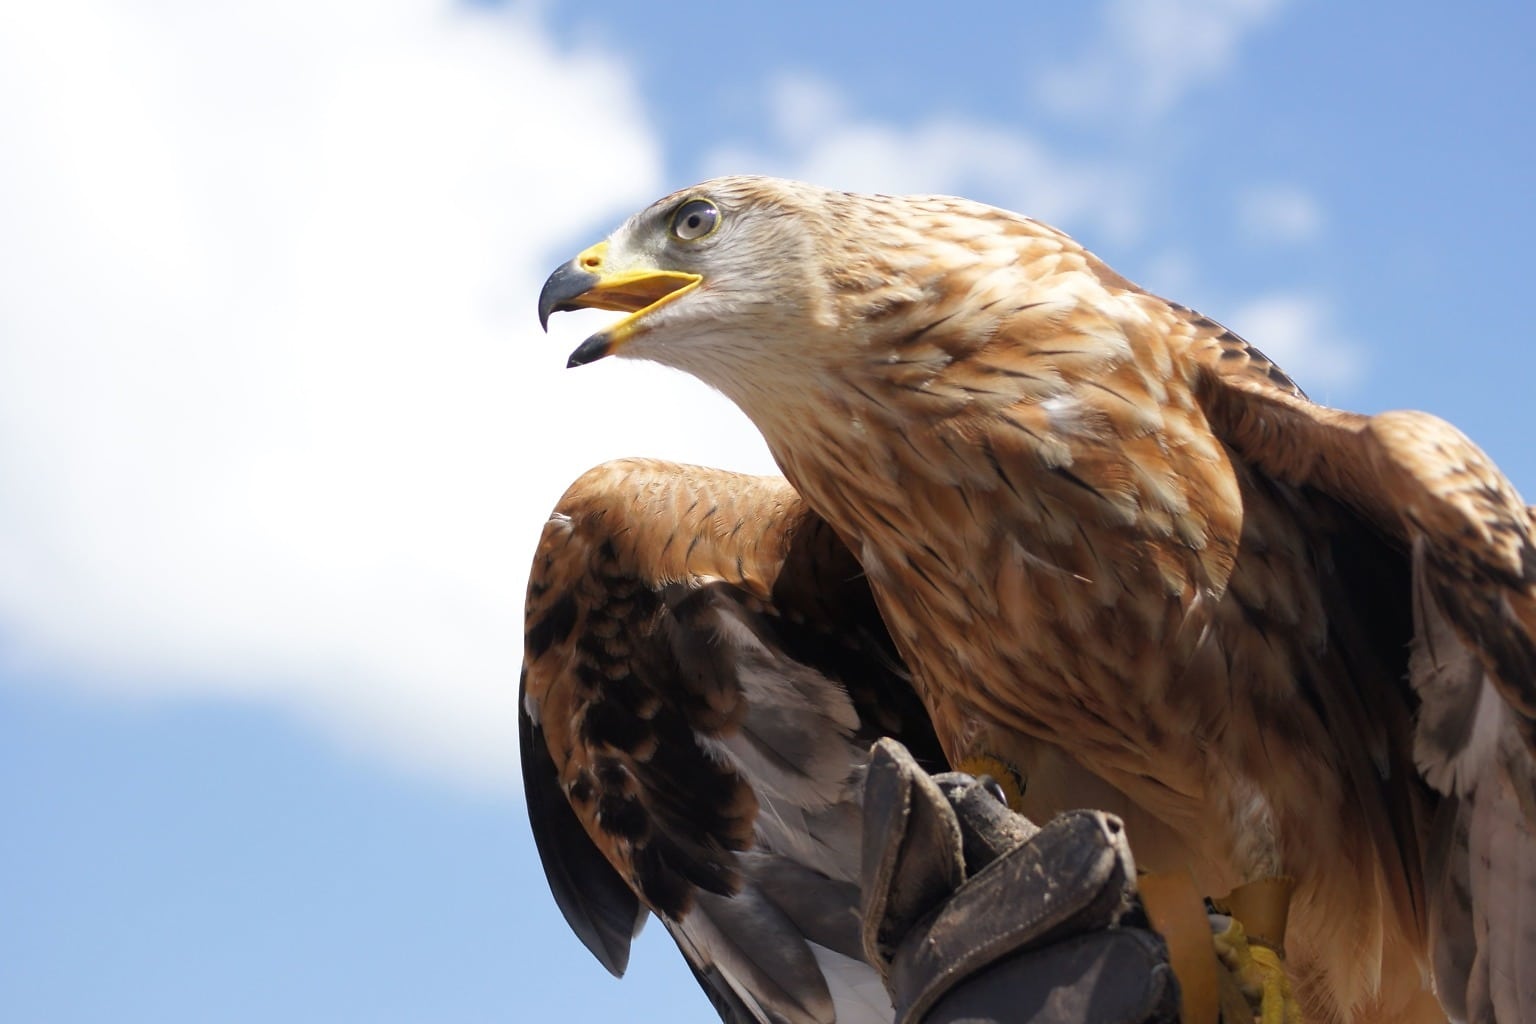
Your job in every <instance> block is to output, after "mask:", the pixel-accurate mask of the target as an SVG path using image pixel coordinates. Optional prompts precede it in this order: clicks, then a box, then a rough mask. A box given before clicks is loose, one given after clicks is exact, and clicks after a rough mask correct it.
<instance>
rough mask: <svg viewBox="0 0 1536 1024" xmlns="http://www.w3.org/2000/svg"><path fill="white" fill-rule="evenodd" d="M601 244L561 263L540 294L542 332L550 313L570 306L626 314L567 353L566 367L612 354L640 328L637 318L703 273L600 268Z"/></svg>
mask: <svg viewBox="0 0 1536 1024" xmlns="http://www.w3.org/2000/svg"><path fill="white" fill-rule="evenodd" d="M603 256H604V251H603V247H600V246H594V247H593V248H592V249H589V250H587V251H586V252H584V253H582V254H581V255H580V256H578V257H576V258H575V259H574V260H572V261H570V262H569V263H566V264H563V265H562V266H561V267H560V268H559V269H558V270H556V271H555V272H554V273H553V274H551V275H549V280H547V281H545V282H544V288H543V290H542V291H540V292H539V323H540V325H542V326H543V327H544V328H545V329H546V330H547V329H548V327H549V318H550V316H551V315H552V314H554V313H563V312H566V311H567V310H572V309H610V310H613V311H615V312H619V313H628V314H629V316H627V317H625V318H624V319H623V320H620V321H619V322H618V323H616V324H613V325H612V326H610V327H606V328H604V329H603V330H601V331H598V332H597V333H596V334H594V335H592V336H591V337H590V338H588V339H587V340H586V341H584V342H582V343H581V345H580V346H579V347H578V348H577V349H576V351H575V352H573V353H571V359H570V362H569V363H568V365H570V366H581V365H583V364H585V363H590V362H593V361H594V360H597V359H601V358H603V356H606V355H611V354H612V353H613V352H615V351H617V350H618V349H619V348H621V347H622V346H623V345H624V343H625V342H627V341H629V339H630V338H632V337H634V336H635V335H636V334H637V333H639V331H640V327H639V326H638V325H639V322H640V321H641V320H642V319H644V317H645V315H646V314H647V313H651V312H654V311H655V310H657V309H660V308H661V307H662V306H665V305H666V304H667V303H669V302H675V301H677V300H678V299H680V298H682V297H683V296H684V295H687V294H688V293H689V292H691V291H693V289H695V288H697V287H698V286H699V283H700V282H701V281H703V280H704V278H703V276H702V275H699V274H689V273H684V272H682V271H676V270H656V269H641V270H625V271H620V272H618V273H612V274H610V273H605V272H604V271H603V269H602V268H603Z"/></svg>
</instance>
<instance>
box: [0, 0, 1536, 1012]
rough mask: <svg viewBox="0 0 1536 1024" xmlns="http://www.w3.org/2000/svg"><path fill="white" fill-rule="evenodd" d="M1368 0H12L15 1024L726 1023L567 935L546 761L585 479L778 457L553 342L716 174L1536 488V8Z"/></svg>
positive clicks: (3, 872)
mask: <svg viewBox="0 0 1536 1024" xmlns="http://www.w3.org/2000/svg"><path fill="white" fill-rule="evenodd" d="M1344 6H1346V5H1334V4H1325V3H1321V2H1318V0H1164V2H1161V3H1153V2H1146V0H1107V2H1093V3H1083V4H1076V5H1073V4H1033V3H1027V2H1026V3H1019V2H1014V3H1008V4H995V5H989V4H979V5H974V6H972V7H965V6H963V5H962V6H958V7H957V6H954V5H950V6H939V7H935V6H933V5H930V4H921V5H920V4H902V3H896V4H890V5H883V6H882V8H881V10H882V12H883V13H881V14H880V15H878V16H874V15H872V14H869V13H863V12H862V10H863V9H855V8H854V7H853V5H849V7H848V8H847V10H846V11H845V10H844V9H843V8H839V7H837V6H835V5H829V4H827V3H825V2H824V0H823V2H817V3H812V2H809V0H778V2H776V3H774V4H771V5H766V4H765V5H757V4H738V5H734V6H730V7H727V6H726V5H721V4H718V3H708V4H706V3H702V2H696V0H673V2H672V3H670V4H668V5H667V7H666V9H665V13H664V16H658V12H657V11H656V10H655V9H653V8H651V7H649V6H648V5H645V4H636V3H610V2H607V0H589V2H587V3H583V4H580V5H575V4H557V3H552V2H551V3H543V4H531V5H520V4H500V3H486V2H477V3H468V2H462V0H461V2H459V3H453V2H449V0H303V2H300V0H268V2H266V3H262V4H239V3H234V2H232V0H211V2H210V0H203V2H197V3H193V2H191V0H154V2H142V0H118V2H112V0H57V2H53V3H47V4H41V3H32V4H27V3H21V2H8V3H3V4H0V1019H4V1020H7V1021H27V1022H31V1021H38V1022H47V1024H53V1022H73V1021H155V1022H177V1021H188V1022H192V1021H197V1022H201V1021H250V1022H258V1021H260V1022H266V1021H273V1020H284V1021H293V1022H304V1021H316V1022H320V1021H336V1020H356V1021H434V1022H460V1021H464V1022H468V1021H524V1020H539V1019H574V1020H594V1021H595V1020H613V1021H657V1022H660V1021H667V1022H673V1021H680V1020H699V1021H703V1020H707V1019H710V1012H709V1010H708V1008H707V1005H706V1004H705V1003H704V1001H703V999H702V998H701V997H699V996H698V995H696V994H695V992H694V990H693V985H692V982H691V980H689V979H688V978H687V975H686V973H685V972H684V971H683V969H682V968H681V966H680V960H679V958H678V957H677V956H676V954H675V952H674V951H673V950H672V949H671V947H670V945H669V944H668V943H667V941H666V940H665V937H664V935H663V933H662V932H661V930H660V929H656V928H653V929H651V930H650V931H648V933H647V935H646V936H645V937H644V938H643V939H642V941H641V943H640V948H639V950H638V951H637V954H636V956H635V959H634V962H633V963H632V965H631V976H630V977H629V978H628V979H626V980H625V981H623V982H614V981H612V980H610V979H609V978H608V977H607V975H606V974H605V973H603V972H602V970H601V969H600V968H599V967H598V966H597V965H596V963H595V962H593V961H591V959H590V958H589V957H588V956H587V954H586V953H585V951H584V950H583V949H582V948H581V946H580V945H579V944H578V943H577V942H576V940H575V939H574V938H572V937H571V936H570V935H569V934H568V933H567V932H566V930H565V928H564V924H563V922H562V921H561V920H560V918H559V915H558V913H557V912H556V910H555V908H554V906H553V903H552V901H551V900H550V898H549V896H548V893H547V890H546V889H545V887H544V883H543V880H542V877H541V875H540V874H539V870H538V867H537V861H536V859H535V856H534V854H533V851H532V843H531V840H530V838H529V836H528V833H527V828H526V824H525V821H524V814H523V808H522V804H521V800H520V796H519V793H518V785H517V778H516V776H517V768H516V753H515V747H516V732H515V729H516V723H515V689H516V676H517V662H518V656H519V648H520V644H521V636H520V626H521V591H522V587H523V580H524V572H525V567H526V564H527V562H528V559H529V556H530V554H531V551H532V547H533V543H534V540H535V538H536V536H537V533H538V529H539V526H540V524H541V522H542V521H543V518H544V516H545V515H546V514H547V511H548V509H549V507H550V505H551V504H552V503H553V502H554V500H555V498H556V497H557V496H558V495H559V493H560V491H561V490H562V489H563V488H564V486H565V484H566V483H568V482H569V481H570V480H571V479H572V478H574V477H575V476H576V475H577V474H578V473H579V472H580V471H581V470H582V469H584V468H586V467H587V466H589V465H591V464H593V463H595V462H597V461H600V460H602V459H605V458H610V457H615V456H621V455H658V456H667V457H674V458H682V459H688V460H691V461H699V462H707V463H714V464H723V465H728V466H733V467H737V468H743V469H757V470H764V471H766V470H767V469H769V468H770V466H769V463H768V460H767V457H766V455H765V453H764V452H763V450H762V448H761V445H760V444H759V443H758V442H757V440H756V439H755V437H754V436H753V434H752V431H751V429H750V428H749V427H748V426H747V425H746V424H745V423H744V422H743V421H742V420H741V419H740V418H739V417H738V416H737V415H736V414H735V413H734V411H733V410H731V409H730V408H729V407H727V406H726V405H725V404H724V403H723V401H722V400H720V399H719V398H717V397H715V396H713V395H711V394H710V393H708V392H705V391H703V390H702V389H701V388H700V387H698V386H696V385H694V384H692V383H691V382H690V381H688V380H686V379H683V378H681V377H678V376H676V375H673V374H671V373H669V372H666V371H662V370H659V369H655V368H651V367H647V366H643V365H640V364H633V363H622V364H621V363H619V362H618V361H615V360H610V361H607V362H604V363H600V364H597V365H595V366H591V367H587V368H584V369H582V370H580V371H566V370H564V369H563V367H564V364H565V357H566V354H567V353H568V352H569V350H570V349H571V348H572V347H574V345H575V344H576V343H577V342H578V341H579V340H580V339H581V338H582V337H584V336H585V334H586V333H587V332H589V331H590V330H591V328H592V325H593V324H594V323H595V322H598V320H600V319H601V317H602V316H603V314H580V315H573V316H568V317H562V318H559V319H558V320H557V321H556V323H555V324H554V325H553V329H552V332H551V336H549V337H546V336H544V335H542V334H540V333H539V331H538V328H537V324H536V322H535V316H534V300H535V297H536V295H537V292H538V288H539V285H540V284H541V282H542V280H543V277H544V275H545V273H547V271H548V270H549V269H551V268H552V267H553V266H554V265H555V264H557V263H558V262H560V261H562V260H563V259H565V258H568V257H569V256H570V255H571V254H572V253H574V252H575V251H577V250H578V249H580V248H581V247H583V246H585V245H586V244H588V243H590V242H592V241H595V240H596V239H598V238H600V237H601V236H602V235H603V234H605V233H606V231H607V230H608V229H609V228H611V227H612V226H613V225H614V224H615V223H617V222H618V221H619V220H620V219H622V217H623V216H624V215H626V214H627V213H629V212H631V211H632V210H634V209H635V208H637V207H639V206H641V205H643V204H644V203H646V202H649V201H650V200H651V199H653V198H655V197H657V196H658V195H660V194H662V193H664V192H666V191H669V190H671V189H673V188H676V187H680V186H682V185H684V184H687V183H688V182H690V181H692V180H696V179H699V178H702V177H706V176H708V175H711V174H715V173H721V172H727V171H730V172H765V173H777V174H787V175H792V176H797V177H803V178H807V179H810V180H814V181H817V182H820V183H823V184H829V185H836V186H844V187H850V188H856V189H868V190H879V191H902V192H950V193H962V194H966V195H969V196H972V197H974V198H978V199H982V200H986V201H989V202H992V203H996V204H998V205H1002V206H1007V207H1010V208H1013V209H1017V210H1020V211H1023V212H1027V213H1030V214H1032V215H1035V216H1038V217H1041V218H1042V219H1046V220H1049V221H1052V222H1054V223H1056V224H1058V225H1059V226H1061V227H1064V228H1066V229H1067V230H1069V231H1071V232H1072V233H1073V234H1075V235H1077V236H1078V237H1079V238H1081V239H1083V240H1084V241H1085V242H1086V243H1087V244H1088V245H1090V246H1091V247H1092V248H1093V249H1095V250H1096V251H1097V252H1098V253H1099V254H1100V255H1102V256H1103V257H1105V258H1106V259H1107V260H1108V261H1109V262H1110V263H1111V264H1112V265H1114V266H1115V267H1117V268H1118V269H1119V270H1121V271H1122V272H1124V273H1125V274H1127V275H1128V276H1130V277H1131V278H1133V279H1135V280H1138V281H1140V282H1141V283H1143V284H1145V285H1147V286H1148V287H1150V288H1152V289H1154V290H1156V291H1158V292H1160V293H1163V294H1166V295H1169V296H1170V297H1173V298H1176V299H1178V300H1179V301H1181V302H1184V303H1185V304H1188V305H1192V306H1195V307H1197V308H1199V309H1201V310H1202V311H1204V312H1206V313H1207V314H1209V315H1211V316H1214V317H1216V318H1218V319H1220V320H1222V321H1223V322H1225V323H1227V324H1228V325H1229V326H1231V327H1232V328H1233V329H1235V330H1237V331H1238V332H1239V333H1241V334H1243V335H1245V336H1246V337H1248V338H1249V339H1250V340H1252V341H1254V342H1255V343H1256V344H1258V345H1259V346H1260V347H1262V348H1264V349H1265V350H1266V351H1268V352H1269V353H1270V354H1271V355H1272V356H1274V357H1276V358H1277V359H1278V360H1279V361H1280V362H1281V363H1282V364H1283V365H1284V366H1286V367H1287V369H1288V370H1289V371H1290V372H1291V373H1292V375H1293V376H1295V377H1296V378H1297V379H1298V380H1299V381H1300V382H1301V383H1302V384H1303V386H1304V387H1306V388H1307V389H1308V390H1309V391H1310V392H1311V393H1312V395H1313V396H1314V397H1316V398H1319V399H1321V400H1324V401H1327V402H1330V403H1333V404H1338V405H1345V406H1349V407H1353V408H1358V409H1362V410H1365V411H1377V410H1381V409H1386V408H1393V407H1404V406H1412V407H1419V408H1425V409H1429V410H1431V411H1433V412H1436V413H1439V414H1441V415H1443V416H1446V417H1448V418H1450V419H1452V420H1453V421H1455V422H1456V423H1458V424H1459V425H1460V426H1462V427H1463V429H1465V430H1466V431H1467V432H1468V433H1470V434H1471V435H1472V436H1473V437H1474V438H1475V439H1476V440H1478V441H1479V442H1480V443H1481V444H1483V445H1484V447H1486V448H1487V449H1488V450H1489V451H1490V452H1492V453H1493V455H1494V456H1495V457H1496V458H1497V459H1499V460H1500V461H1501V463H1502V464H1503V465H1504V467H1505V469H1506V470H1507V471H1508V472H1509V473H1510V475H1511V476H1512V477H1513V478H1514V480H1515V482H1516V483H1517V485H1519V486H1520V487H1521V488H1522V490H1523V491H1524V492H1525V494H1526V495H1527V497H1528V498H1536V453H1533V451H1532V450H1531V446H1530V444H1529V438H1530V437H1531V436H1532V434H1533V428H1536V411H1533V409H1532V408H1531V399H1530V397H1529V393H1530V388H1531V382H1532V381H1533V380H1536V331H1533V328H1532V326H1531V323H1530V319H1529V317H1528V316H1527V314H1526V313H1525V312H1523V311H1524V310H1525V309H1526V308H1527V303H1528V302H1529V299H1530V296H1531V294H1532V292H1531V286H1530V284H1529V283H1528V282H1529V279H1530V276H1531V269H1532V259H1531V257H1530V255H1529V253H1530V248H1529V246H1530V240H1531V239H1532V238H1533V237H1536V199H1533V189H1532V187H1531V168H1532V167H1533V166H1536V138H1533V132H1532V130H1531V114H1530V111H1532V110H1533V109H1536V62H1533V61H1532V60H1531V59H1530V54H1531V52H1532V49H1533V46H1536V8H1533V7H1532V6H1531V5H1530V4H1529V3H1527V2H1523V0H1508V2H1503V3H1500V2H1489V3H1485V4H1481V5H1478V6H1477V8H1476V12H1477V13H1476V16H1475V17H1474V16H1471V15H1469V14H1466V13H1461V14H1457V13H1454V12H1452V11H1451V9H1450V8H1448V7H1446V6H1445V5H1443V4H1430V3H1420V2H1407V3H1401V4H1397V5H1395V6H1394V7H1393V9H1392V14H1391V16H1390V18H1384V16H1383V15H1382V13H1381V11H1380V9H1379V8H1375V9H1373V10H1370V11H1368V10H1367V9H1366V7H1367V6H1369V5H1365V6H1361V5H1355V6H1353V7H1350V8H1349V9H1341V8H1343V7H1344ZM873 9H874V8H873V7H870V8H868V10H871V11H872V10H873ZM557 1014H558V1015H561V1016H560V1017H559V1018H556V1017H555V1015H557Z"/></svg>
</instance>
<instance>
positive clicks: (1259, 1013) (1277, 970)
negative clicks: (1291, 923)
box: [1213, 918, 1301, 1024]
mask: <svg viewBox="0 0 1536 1024" xmlns="http://www.w3.org/2000/svg"><path fill="white" fill-rule="evenodd" d="M1213 940H1214V942H1215V944H1216V956H1217V959H1219V960H1220V961H1221V963H1222V966H1224V967H1225V968H1226V969H1227V970H1228V971H1229V972H1231V975H1232V977H1233V979H1234V980H1235V981H1236V982H1237V987H1238V990H1239V991H1241V992H1242V994H1243V997H1244V998H1245V999H1246V1000H1247V1001H1248V1005H1249V1006H1250V1007H1251V1008H1252V1009H1253V1011H1254V1020H1255V1021H1256V1022H1257V1024H1301V1008H1300V1007H1299V1006H1297V1005H1296V999H1295V997H1294V996H1292V995H1291V982H1290V979H1289V978H1287V977H1286V975H1285V963H1284V962H1283V961H1282V959H1281V957H1280V954H1279V953H1278V952H1276V951H1275V950H1273V949H1271V948H1269V947H1268V946H1265V945H1260V944H1259V943H1258V942H1257V941H1253V942H1250V941H1249V939H1248V933H1247V932H1245V931H1244V930H1243V924H1242V922H1241V921H1238V920H1237V919H1236V918H1233V919H1232V922H1231V923H1230V924H1229V925H1227V927H1226V929H1225V930H1223V931H1220V932H1217V933H1216V935H1215V936H1213Z"/></svg>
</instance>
